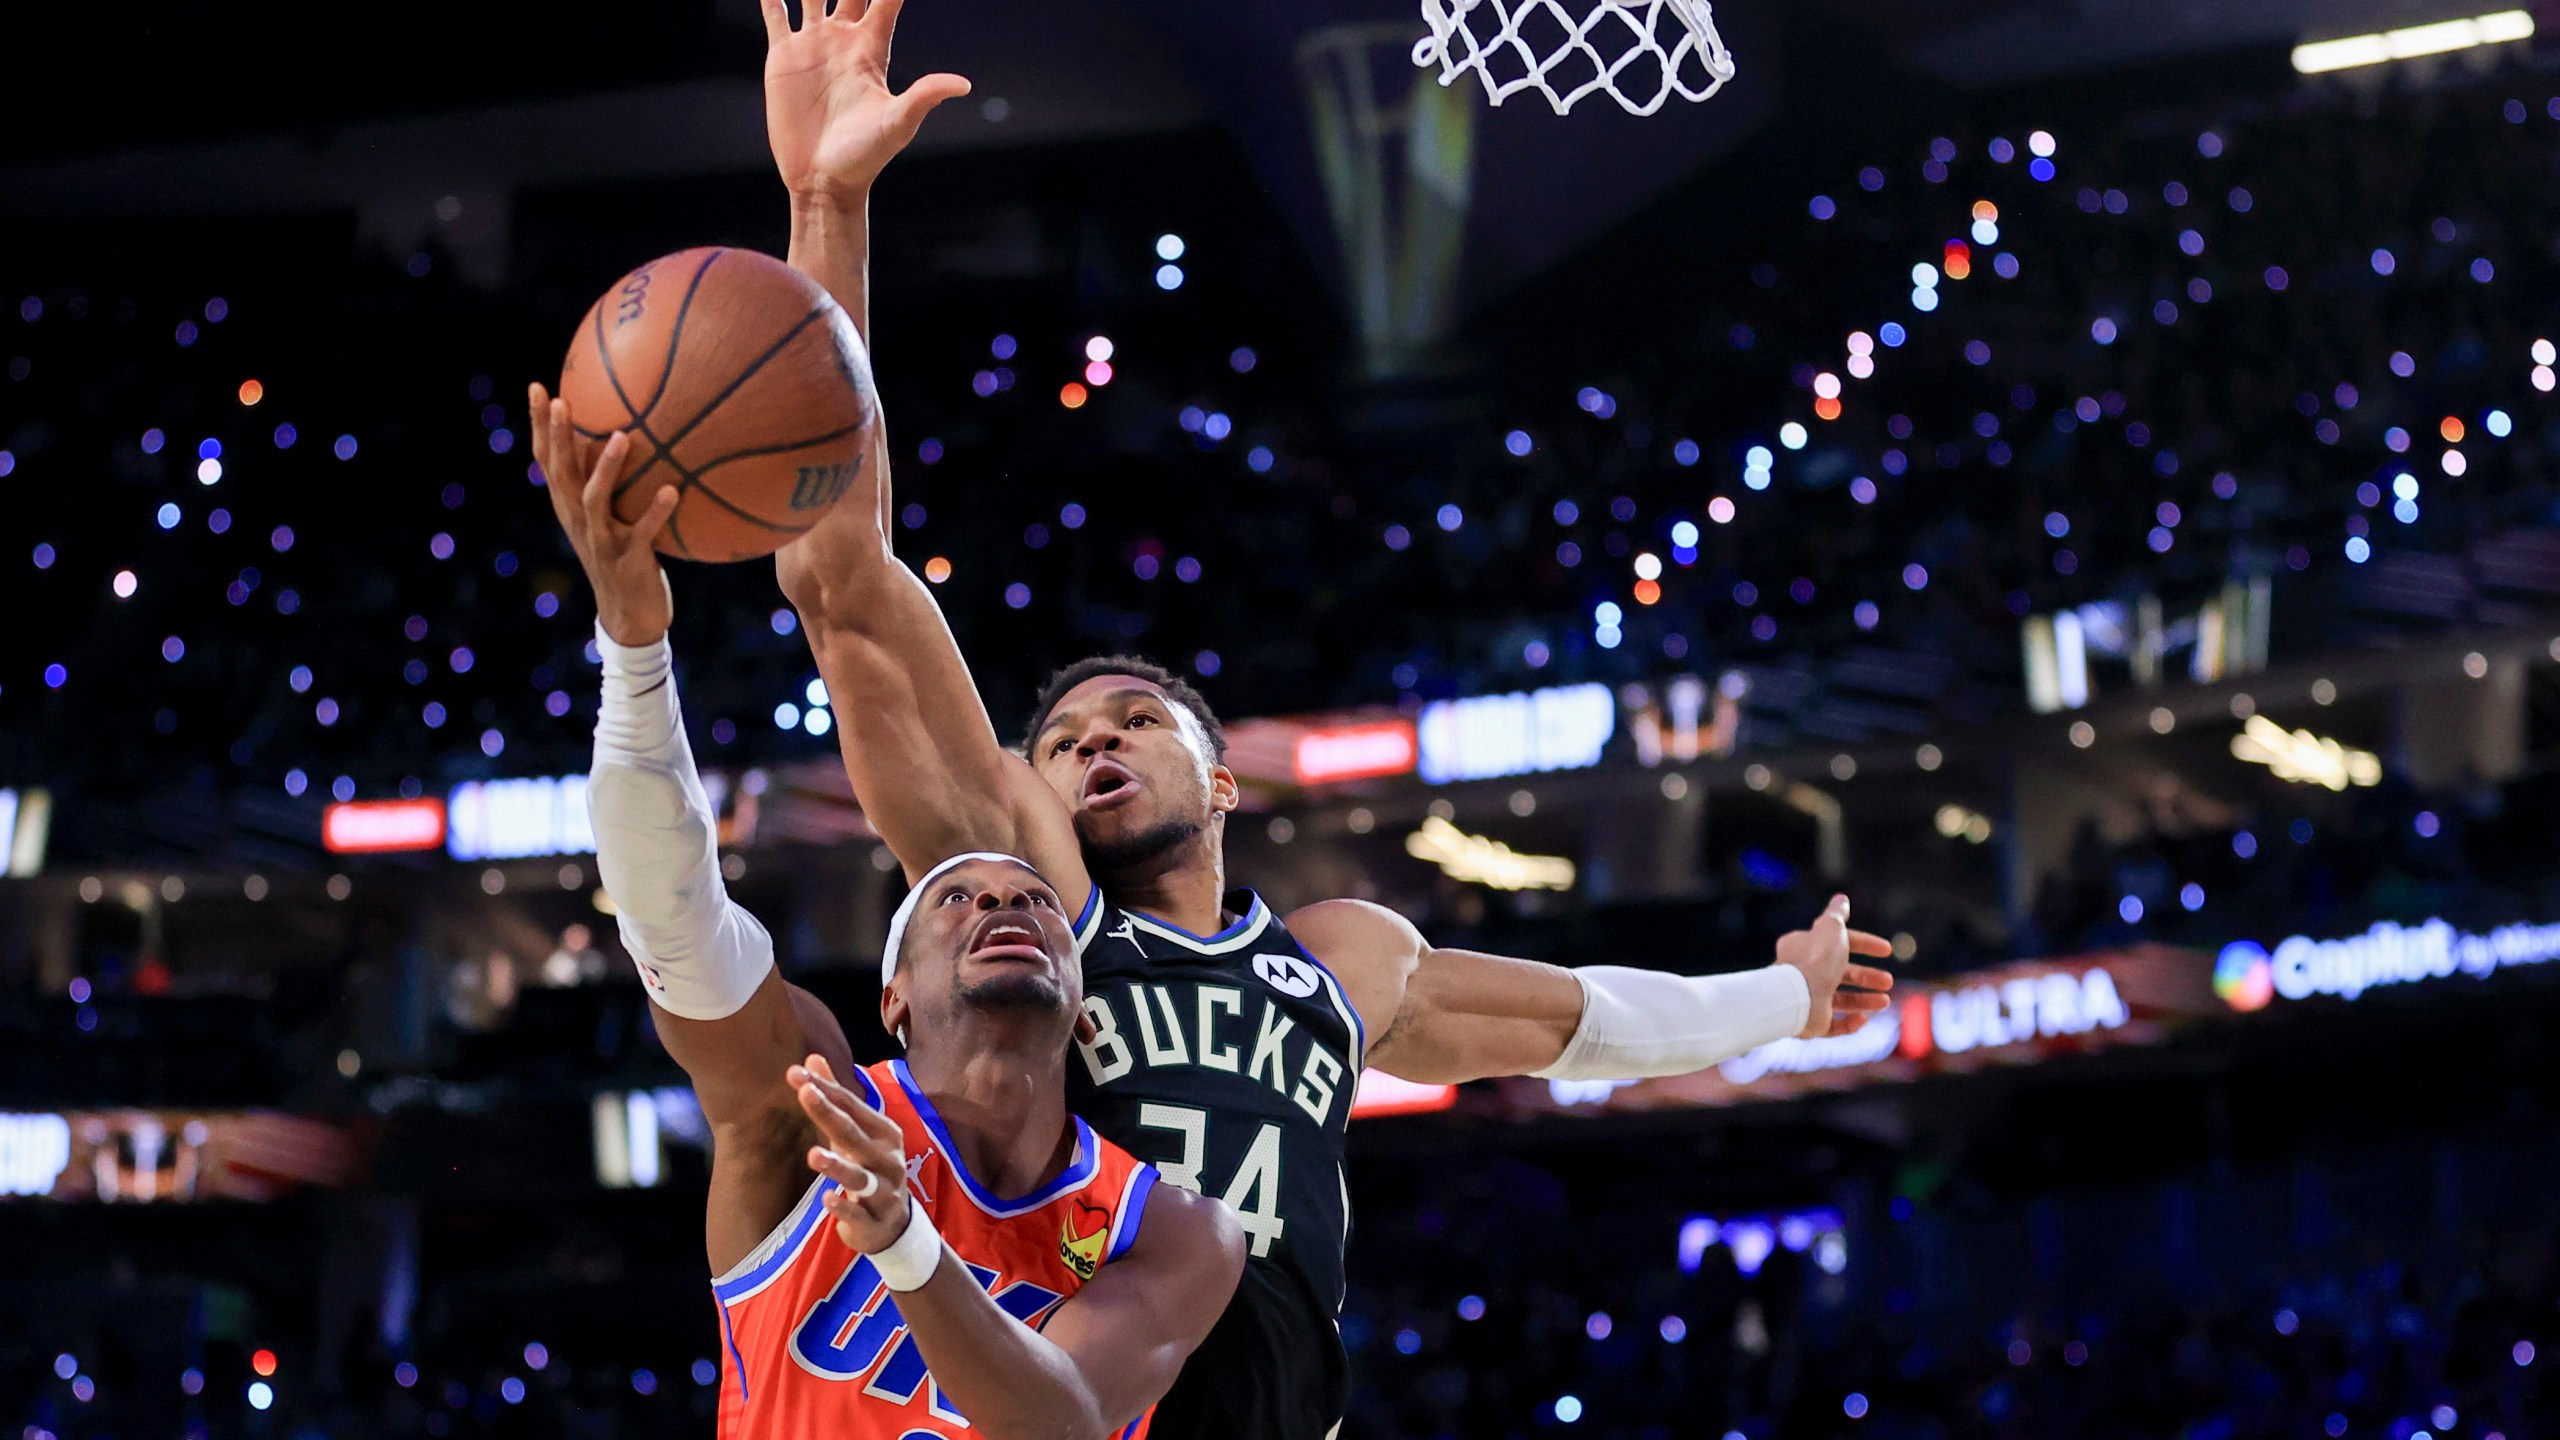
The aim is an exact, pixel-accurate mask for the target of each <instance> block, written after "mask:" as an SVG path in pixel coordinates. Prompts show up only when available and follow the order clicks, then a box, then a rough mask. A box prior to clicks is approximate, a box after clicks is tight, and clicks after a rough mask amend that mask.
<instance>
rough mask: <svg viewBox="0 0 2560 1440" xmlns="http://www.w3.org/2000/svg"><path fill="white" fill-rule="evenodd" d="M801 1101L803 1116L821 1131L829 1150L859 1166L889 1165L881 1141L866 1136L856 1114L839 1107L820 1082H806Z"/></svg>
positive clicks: (803, 1084)
mask: <svg viewBox="0 0 2560 1440" xmlns="http://www.w3.org/2000/svg"><path fill="white" fill-rule="evenodd" d="M799 1098H800V1110H801V1113H803V1114H805V1115H807V1116H808V1117H809V1121H810V1123H811V1124H813V1125H816V1126H817V1127H818V1133H819V1135H820V1136H822V1137H823V1138H824V1139H825V1140H826V1142H827V1146H826V1148H828V1149H830V1150H833V1151H835V1152H836V1153H838V1154H841V1155H846V1156H850V1157H851V1158H852V1159H853V1160H854V1161H856V1162H857V1163H860V1164H865V1165H874V1166H876V1165H880V1164H882V1163H884V1162H885V1161H886V1159H887V1151H886V1149H885V1147H883V1146H882V1145H881V1144H880V1142H879V1140H878V1139H877V1138H875V1137H873V1136H872V1135H870V1134H867V1133H865V1132H864V1130H863V1128H862V1125H861V1122H860V1121H858V1120H857V1119H856V1118H855V1116H854V1113H853V1112H852V1111H848V1110H846V1109H845V1108H844V1106H842V1105H840V1104H838V1103H836V1101H835V1100H834V1099H833V1098H831V1097H830V1096H828V1095H827V1094H826V1092H825V1089H824V1088H823V1087H822V1086H821V1085H820V1084H819V1083H818V1082H817V1081H815V1080H808V1081H803V1082H802V1083H801V1085H800V1087H799ZM861 1108H863V1107H861V1106H859V1105H857V1106H856V1107H855V1109H856V1110H859V1109H861Z"/></svg>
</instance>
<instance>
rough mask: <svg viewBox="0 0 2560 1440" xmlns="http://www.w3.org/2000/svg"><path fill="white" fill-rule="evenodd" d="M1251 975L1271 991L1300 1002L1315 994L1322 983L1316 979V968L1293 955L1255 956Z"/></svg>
mask: <svg viewBox="0 0 2560 1440" xmlns="http://www.w3.org/2000/svg"><path fill="white" fill-rule="evenodd" d="M1253 973H1254V974H1256V975H1259V976H1261V977H1262V979H1263V981H1264V983H1265V984H1268V985H1269V986H1270V987H1271V988H1272V989H1274V990H1277V991H1279V992H1280V993H1281V994H1283V995H1288V996H1292V997H1294V998H1296V999H1300V1000H1304V999H1306V998H1307V997H1308V996H1310V995H1313V994H1314V993H1316V987H1317V986H1318V985H1320V984H1322V983H1323V982H1321V981H1319V980H1317V979H1316V967H1314V966H1313V965H1310V964H1308V963H1307V962H1306V961H1304V960H1301V959H1299V958H1297V957H1296V956H1294V955H1256V956H1254V957H1253Z"/></svg>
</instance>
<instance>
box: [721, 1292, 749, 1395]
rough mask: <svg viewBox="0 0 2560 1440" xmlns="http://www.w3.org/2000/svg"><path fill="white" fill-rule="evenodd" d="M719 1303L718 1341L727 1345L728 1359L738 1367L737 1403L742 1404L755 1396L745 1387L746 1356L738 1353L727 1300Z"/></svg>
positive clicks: (735, 1332) (736, 1333) (736, 1339)
mask: <svg viewBox="0 0 2560 1440" xmlns="http://www.w3.org/2000/svg"><path fill="white" fill-rule="evenodd" d="M715 1298H717V1297H715ZM719 1305H720V1341H721V1343H722V1344H724V1345H727V1346H728V1347H729V1359H730V1360H731V1362H733V1363H734V1364H736V1365H737V1367H738V1403H740V1404H742V1405H743V1404H745V1403H747V1402H748V1401H751V1400H753V1399H755V1398H756V1397H755V1395H754V1393H753V1392H751V1391H750V1390H748V1388H747V1357H746V1356H744V1355H741V1354H739V1353H738V1330H737V1327H736V1326H734V1325H732V1324H730V1323H729V1302H728V1301H726V1300H721V1301H719Z"/></svg>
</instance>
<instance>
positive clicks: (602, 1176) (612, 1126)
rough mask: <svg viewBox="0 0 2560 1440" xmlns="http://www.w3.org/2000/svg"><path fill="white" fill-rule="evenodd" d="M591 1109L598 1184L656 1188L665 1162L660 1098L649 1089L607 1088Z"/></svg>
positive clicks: (613, 1187)
mask: <svg viewBox="0 0 2560 1440" xmlns="http://www.w3.org/2000/svg"><path fill="white" fill-rule="evenodd" d="M592 1110H593V1114H592V1117H591V1119H592V1125H593V1130H594V1135H595V1157H596V1183H597V1184H599V1185H602V1186H603V1187H604V1188H606V1189H607V1190H635V1189H636V1190H649V1189H654V1188H656V1186H657V1184H658V1182H659V1180H660V1179H661V1178H662V1177H663V1176H664V1174H665V1161H666V1150H665V1146H664V1144H663V1142H662V1139H661V1132H660V1129H659V1125H658V1102H657V1099H656V1098H655V1097H654V1096H653V1095H652V1094H651V1093H650V1092H649V1091H646V1090H634V1091H631V1092H629V1093H628V1094H621V1093H616V1092H613V1091H606V1092H605V1093H603V1094H601V1095H598V1096H597V1097H596V1098H595V1102H594V1105H593V1107H592Z"/></svg>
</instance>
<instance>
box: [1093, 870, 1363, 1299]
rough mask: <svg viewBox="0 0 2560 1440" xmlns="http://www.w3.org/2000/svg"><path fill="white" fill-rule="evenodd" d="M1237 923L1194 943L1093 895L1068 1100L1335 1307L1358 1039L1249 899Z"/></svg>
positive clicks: (1344, 1010) (1354, 1027)
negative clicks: (1220, 1209) (1085, 1033)
mask: <svg viewBox="0 0 2560 1440" xmlns="http://www.w3.org/2000/svg"><path fill="white" fill-rule="evenodd" d="M1225 903H1226V906H1227V909H1228V910H1229V912H1230V913H1234V914H1238V915H1240V916H1242V918H1241V919H1239V920H1237V921H1236V922H1235V923H1234V924H1232V925H1230V926H1228V927H1227V928H1226V929H1224V930H1221V931H1219V932H1218V933H1217V934H1215V935H1206V936H1202V935H1193V934H1191V933H1189V932H1188V931H1185V930H1182V929H1180V928H1178V927H1176V926H1174V925H1170V924H1167V923H1166V922H1164V921H1162V920H1158V919H1155V918H1154V917H1152V916H1148V915H1142V914H1139V913H1138V912H1136V911H1134V910H1124V909H1121V908H1120V907H1118V906H1116V905H1113V904H1111V903H1110V902H1109V900H1108V899H1107V898H1100V897H1098V898H1097V899H1096V900H1095V902H1094V904H1093V906H1092V908H1091V911H1090V912H1089V914H1088V917H1087V924H1086V925H1080V926H1078V927H1077V928H1078V932H1079V935H1080V936H1082V937H1085V938H1084V993H1085V1001H1084V1008H1085V1014H1087V1015H1088V1016H1090V1017H1092V1020H1093V1023H1094V1027H1095V1029H1096V1030H1097V1031H1099V1032H1100V1033H1099V1034H1097V1035H1096V1036H1095V1038H1094V1039H1093V1040H1092V1041H1091V1042H1090V1043H1086V1042H1081V1041H1080V1042H1078V1044H1077V1050H1078V1058H1075V1059H1070V1060H1069V1061H1068V1062H1067V1093H1068V1103H1069V1105H1070V1106H1071V1107H1072V1108H1073V1109H1074V1111H1075V1113H1076V1114H1078V1115H1081V1116H1083V1117H1084V1118H1085V1120H1086V1121H1087V1122H1089V1123H1090V1124H1091V1125H1092V1126H1093V1127H1094V1128H1095V1129H1096V1130H1099V1131H1100V1132H1102V1133H1103V1134H1104V1135H1106V1136H1108V1137H1110V1139H1111V1140H1112V1141H1113V1143H1115V1144H1117V1145H1119V1146H1120V1147H1121V1148H1123V1149H1125V1150H1127V1151H1128V1152H1129V1153H1131V1154H1133V1155H1135V1156H1137V1157H1138V1158H1139V1159H1141V1160H1144V1161H1146V1162H1148V1163H1149V1164H1151V1165H1154V1166H1155V1167H1156V1169H1157V1170H1158V1171H1159V1172H1160V1173H1161V1174H1162V1175H1163V1177H1164V1178H1165V1179H1166V1180H1168V1181H1170V1182H1172V1183H1173V1184H1176V1185H1180V1186H1182V1187H1183V1188H1185V1189H1188V1190H1193V1191H1197V1192H1199V1193H1201V1194H1204V1195H1209V1196H1214V1197H1216V1198H1218V1199H1221V1200H1224V1201H1225V1202H1226V1204H1227V1207H1228V1208H1229V1209H1231V1210H1233V1211H1235V1213H1236V1218H1237V1219H1238V1220H1239V1221H1240V1222H1241V1223H1242V1224H1243V1226H1244V1232H1245V1240H1246V1244H1247V1247H1248V1251H1249V1253H1250V1254H1251V1256H1252V1258H1253V1259H1254V1260H1255V1261H1256V1262H1258V1263H1261V1264H1264V1265H1272V1266H1277V1267H1279V1268H1281V1269H1284V1270H1288V1271H1292V1272H1294V1273H1295V1274H1296V1275H1298V1276H1299V1277H1300V1278H1302V1279H1304V1280H1305V1281H1306V1283H1307V1287H1308V1289H1309V1290H1310V1291H1311V1292H1312V1293H1313V1295H1314V1296H1315V1298H1316V1300H1317V1301H1318V1302H1319V1303H1320V1304H1321V1306H1322V1307H1323V1311H1324V1313H1325V1314H1326V1315H1327V1316H1328V1317H1330V1316H1332V1315H1334V1314H1335V1313H1337V1312H1338V1311H1340V1309H1341V1308H1342V1251H1343V1245H1344V1243H1345V1241H1346V1240H1347V1238H1348V1236H1349V1229H1350V1218H1351V1217H1350V1210H1351V1207H1350V1203H1349V1200H1348V1198H1347V1188H1346V1186H1345V1184H1344V1181H1343V1173H1342V1156H1343V1132H1344V1129H1345V1127H1346V1125H1347V1124H1348V1122H1349V1120H1350V1117H1351V1099H1352V1093H1353V1091H1354V1090H1356V1089H1357V1088H1358V1086H1359V1080H1360V1052H1361V1049H1362V1044H1363V1041H1364V1040H1365V1038H1366V1037H1365V1036H1364V1035H1363V1034H1362V1032H1361V1027H1360V1016H1359V1014H1358V1013H1357V1012H1356V1011H1354V1010H1353V1009H1352V1008H1351V1001H1350V999H1349V997H1348V996H1346V995H1345V994H1344V993H1343V989H1342V985H1341V983H1340V982H1339V981H1337V980H1335V979H1334V977H1333V974H1332V972H1330V971H1328V970H1326V969H1325V968H1324V966H1323V964H1321V963H1320V962H1318V961H1317V960H1316V959H1315V957H1313V956H1311V955H1309V954H1308V953H1307V952H1306V950H1305V948H1304V947H1302V946H1300V945H1299V944H1298V942H1297V941H1295V940H1293V939H1291V938H1290V936H1289V932H1288V930H1287V929H1286V928H1284V927H1283V926H1282V925H1281V923H1280V917H1278V916H1277V915H1274V914H1272V913H1271V909H1270V907H1269V906H1267V905H1265V904H1263V903H1262V897H1261V896H1259V895H1256V894H1254V893H1253V892H1252V891H1250V890H1235V891H1230V892H1228V894H1227V896H1226V897H1225Z"/></svg>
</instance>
